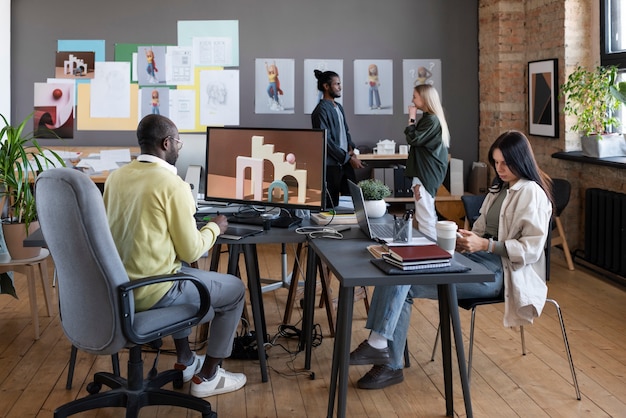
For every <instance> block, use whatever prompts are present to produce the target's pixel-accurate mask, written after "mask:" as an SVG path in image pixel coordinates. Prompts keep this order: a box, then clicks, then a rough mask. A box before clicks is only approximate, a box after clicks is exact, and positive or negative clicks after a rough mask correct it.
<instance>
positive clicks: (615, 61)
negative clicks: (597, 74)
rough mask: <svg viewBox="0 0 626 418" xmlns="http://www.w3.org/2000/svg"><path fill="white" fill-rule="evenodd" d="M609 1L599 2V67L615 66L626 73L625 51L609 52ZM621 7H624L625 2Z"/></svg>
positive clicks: (602, 0) (625, 5)
mask: <svg viewBox="0 0 626 418" xmlns="http://www.w3.org/2000/svg"><path fill="white" fill-rule="evenodd" d="M610 1H611V0H600V65H602V66H609V65H615V66H617V67H618V68H619V69H620V70H621V71H626V51H621V52H609V47H610V44H609V42H610V36H611V34H610V33H608V32H609V30H610V29H611V25H610V22H609V19H610V15H609V12H610V5H609V3H610ZM623 6H624V7H626V2H625V3H624V5H623ZM624 35H626V34H624Z"/></svg>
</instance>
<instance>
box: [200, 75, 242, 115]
mask: <svg viewBox="0 0 626 418" xmlns="http://www.w3.org/2000/svg"><path fill="white" fill-rule="evenodd" d="M200 124H201V125H206V126H223V125H239V70H222V71H216V70H206V71H201V72H200Z"/></svg>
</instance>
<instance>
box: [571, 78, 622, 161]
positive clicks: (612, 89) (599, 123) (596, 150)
mask: <svg viewBox="0 0 626 418" xmlns="http://www.w3.org/2000/svg"><path fill="white" fill-rule="evenodd" d="M560 89H561V93H560V96H562V97H565V105H564V106H563V112H564V113H565V114H566V115H570V116H575V117H576V123H575V124H574V125H572V127H571V129H572V130H573V131H575V132H579V133H580V139H581V146H582V151H583V155H586V156H588V157H595V158H604V157H613V156H623V155H626V139H625V138H624V136H623V135H622V134H619V133H615V130H616V129H617V128H618V127H619V126H620V122H619V120H618V119H617V118H616V116H615V115H616V112H617V110H618V109H619V106H620V105H621V104H626V94H625V92H626V83H623V82H622V83H618V82H617V67H615V66H608V67H596V68H595V69H594V70H588V69H586V68H584V67H581V66H578V67H576V69H575V70H574V72H572V73H571V74H570V75H569V76H568V77H567V80H566V82H565V83H564V84H562V85H561V87H560Z"/></svg>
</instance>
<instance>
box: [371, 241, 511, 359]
mask: <svg viewBox="0 0 626 418" xmlns="http://www.w3.org/2000/svg"><path fill="white" fill-rule="evenodd" d="M467 257H468V258H470V259H471V260H472V261H475V262H477V263H479V264H482V265H483V266H485V267H486V268H487V269H489V270H490V271H492V272H493V273H495V276H496V280H495V282H484V283H461V284H458V285H456V291H457V297H458V298H459V299H469V298H479V297H492V296H493V297H495V296H497V295H499V294H500V292H501V290H502V286H503V283H504V276H503V274H502V260H501V258H500V256H499V255H496V254H491V253H487V252H485V251H479V252H476V253H471V254H467ZM414 298H424V299H437V298H438V296H437V286H436V285H402V286H376V287H375V288H374V294H373V295H372V301H371V303H370V310H369V313H368V315H367V322H366V324H365V328H367V329H370V330H372V331H375V332H377V333H379V334H380V335H382V336H383V337H385V338H387V340H388V342H389V355H390V360H391V362H390V364H389V367H391V368H392V369H394V370H399V369H402V368H403V367H404V346H405V345H406V335H407V332H408V330H409V322H410V321H411V308H412V307H413V299H414Z"/></svg>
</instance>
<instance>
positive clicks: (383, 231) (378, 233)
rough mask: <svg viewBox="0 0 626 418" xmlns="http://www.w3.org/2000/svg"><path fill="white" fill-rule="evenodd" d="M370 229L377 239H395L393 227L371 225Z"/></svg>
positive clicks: (388, 225) (389, 225)
mask: <svg viewBox="0 0 626 418" xmlns="http://www.w3.org/2000/svg"><path fill="white" fill-rule="evenodd" d="M370 229H371V230H372V233H373V234H374V236H375V237H376V238H390V237H393V225H391V224H374V223H370Z"/></svg>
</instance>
